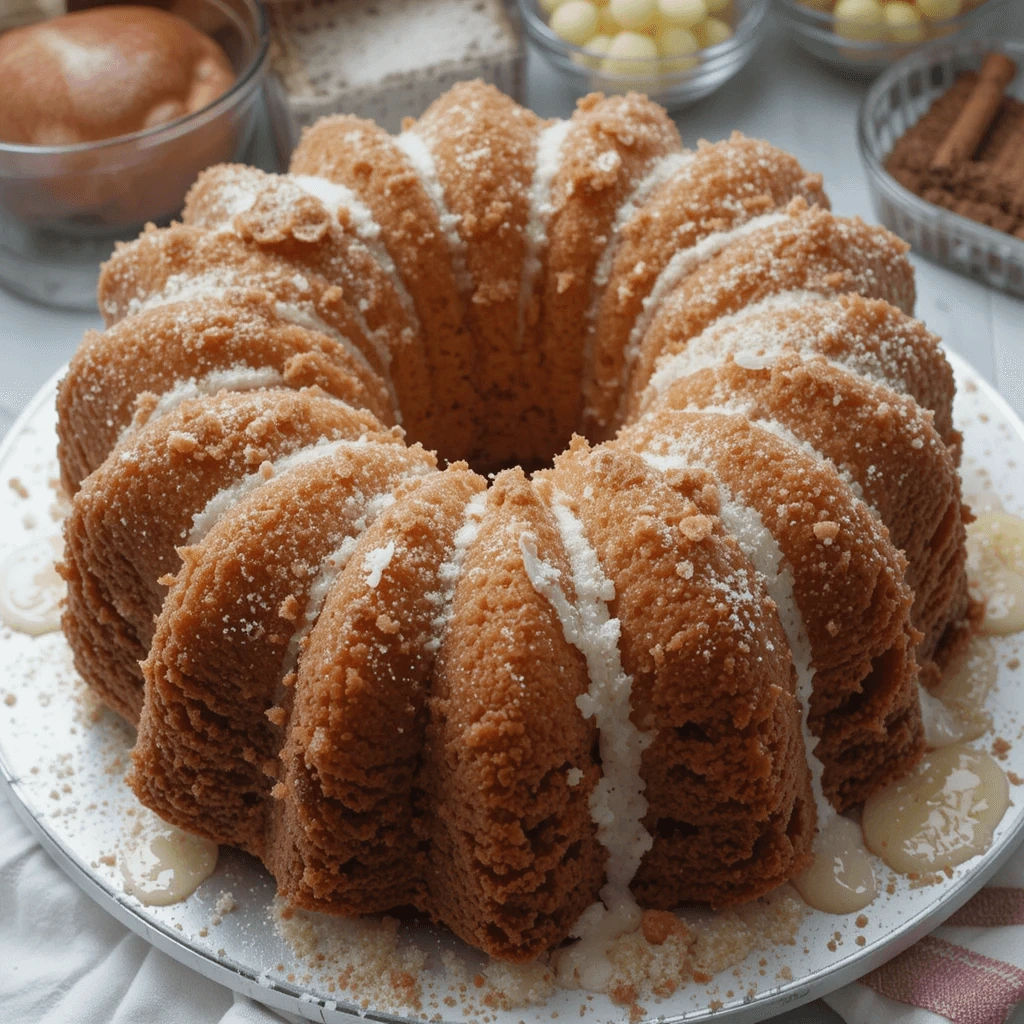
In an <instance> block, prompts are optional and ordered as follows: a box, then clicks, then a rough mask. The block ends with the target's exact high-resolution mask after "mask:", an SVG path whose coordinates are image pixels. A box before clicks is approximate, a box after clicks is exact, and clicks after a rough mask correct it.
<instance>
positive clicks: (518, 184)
mask: <svg viewBox="0 0 1024 1024" xmlns="http://www.w3.org/2000/svg"><path fill="white" fill-rule="evenodd" d="M905 248H906V247H905V245H904V244H903V243H902V242H900V241H899V240H898V239H897V238H895V237H894V236H892V235H891V234H889V233H887V232H886V231H884V230H883V229H881V228H876V227H870V226H867V225H865V224H863V223H862V222H860V221H859V220H850V219H845V218H841V217H837V216H834V215H833V214H832V213H830V212H829V208H828V203H827V200H826V198H825V195H824V193H823V191H822V187H821V182H820V180H819V178H818V177H817V176H815V175H812V174H807V173H805V172H804V171H803V170H802V169H801V167H800V166H799V164H798V163H797V162H796V161H795V160H794V159H793V158H792V157H790V156H788V155H787V154H785V153H782V152H780V151H778V150H777V149H775V148H773V147H772V146H770V145H768V144H767V143H764V142H758V141H754V140H750V139H746V138H743V137H740V136H734V137H733V138H731V139H729V140H727V141H723V142H718V143H715V144H713V145H712V144H707V143H701V144H700V145H699V146H698V147H697V148H696V149H695V150H692V151H689V150H683V149H682V148H681V144H680V141H679V139H678V137H677V133H676V130H675V128H674V126H673V124H672V122H671V121H670V120H669V119H668V117H667V116H666V115H665V113H664V111H662V110H661V109H660V108H658V107H657V106H655V105H654V104H652V103H650V102H649V101H648V100H646V99H645V98H643V97H640V96H635V95H631V96H626V97H615V98H608V99H605V98H602V97H599V96H590V97H587V98H586V99H584V100H582V101H581V102H580V104H579V106H578V109H577V111H576V112H575V114H574V115H573V117H572V118H571V119H570V120H568V121H554V122H547V121H543V120H541V119H540V118H538V117H536V116H535V115H534V114H532V113H531V112H529V111H528V110H525V109H523V108H521V107H519V106H517V105H516V104H515V103H513V102H512V101H511V100H509V99H508V98H506V97H505V96H503V95H501V94H500V93H498V92H497V91H495V90H494V89H492V88H490V87H487V86H483V85H481V84H479V83H468V84H463V85H460V86H457V87H456V88H454V89H453V90H452V91H451V92H450V93H448V94H447V95H446V96H444V97H442V98H441V99H440V100H438V101H437V102H436V103H435V104H434V105H433V106H432V107H431V108H430V109H429V110H428V111H427V113H426V114H425V115H424V116H423V117H422V118H421V119H420V120H419V121H417V122H415V123H412V124H410V125H408V127H407V128H406V130H405V131H404V132H403V133H402V134H401V135H400V136H398V137H397V138H396V137H392V136H390V135H388V134H386V133H385V132H383V131H382V130H380V129H379V128H377V127H376V126H375V125H373V124H370V123H368V122H365V121H361V120H358V119H356V118H354V117H346V116H343V117H332V118H328V119H327V120H324V121H321V122H320V123H319V124H317V125H315V126H314V127H313V128H311V129H309V130H308V131H307V132H306V133H305V135H304V136H303V139H302V141H301V143H300V145H299V147H298V149H297V151H296V152H295V154H294V157H293V159H292V164H291V171H290V173H288V174H285V175H280V176H274V175H270V174H265V173H263V172H260V171H257V170H254V169H252V168H248V167H234V166H223V167H215V168H213V169H211V170H209V171H207V172H206V173H205V174H204V175H203V176H202V177H201V178H200V179H199V181H198V182H197V183H196V185H195V186H194V188H193V189H192V192H191V194H190V195H189V197H188V200H187V203H186V206H185V210H184V214H183V218H182V223H180V224H175V225H174V226H172V227H169V228H164V229H155V228H149V229H148V230H146V231H145V233H144V234H143V235H142V236H141V237H140V238H139V239H138V240H137V241H135V242H133V243H131V244H127V245H122V246H120V247H119V248H118V249H117V251H116V252H115V253H114V255H113V257H112V258H111V260H110V261H109V262H108V263H107V264H106V266H105V268H104V270H103V273H102V276H101V280H100V286H99V303H100V308H101V310H102V313H103V315H104V317H105V318H106V321H107V325H108V326H107V329H106V330H105V331H103V332H102V333H90V334H89V335H88V336H87V337H86V338H85V340H84V342H83V344H82V346H81V348H80V349H79V351H78V352H77V354H76V355H75V357H74V358H73V360H72V362H71V366H70V369H69V371H68V374H67V376H66V377H65V378H64V380H63V382H62V383H61V386H60V391H59V398H58V406H59V428H58V432H59V445H60V447H59V455H60V464H61V474H62V479H63V483H64V486H65V488H66V489H67V491H68V492H69V493H70V494H73V495H74V501H73V511H72V513H71V515H70V517H69V519H68V520H67V524H66V532H65V537H66V554H65V559H64V565H63V569H62V571H63V573H64V575H65V577H66V579H67V581H68V585H69V589H68V602H67V608H66V612H65V615H64V629H65V632H66V634H67V637H68V640H69V641H70V644H71V647H72V650H73V652H74V657H75V661H76V664H77V666H78V669H79V671H80V672H81V674H82V676H83V677H84V678H85V680H86V681H87V682H88V683H89V685H90V686H91V687H92V688H93V689H94V690H95V691H96V693H97V694H98V695H99V696H100V697H101V699H102V700H103V701H105V702H106V703H107V704H108V705H109V706H110V707H111V708H113V709H114V710H115V711H116V712H118V713H119V714H120V715H122V716H124V717H125V718H126V719H127V720H128V721H130V722H132V723H134V724H136V725H137V726H138V739H137V743H136V746H135V749H134V752H133V768H132V771H131V773H130V777H129V782H130V784H131V786H132V787H133V789H134V790H135V792H136V793H137V794H138V796H139V798H140V799H141V800H142V802H143V803H144V804H146V805H147V806H149V807H151V808H152V809H153V810H155V811H156V812H157V813H158V814H159V815H160V816H161V817H163V818H165V819H167V820H168V821H170V822H173V823H175V824H177V825H179V826H181V827H182V828H185V829H188V830H189V831H191V832H195V833H198V834H200V835H204V836H207V837H209V838H211V839H213V840H215V841H216V842H219V843H228V844H231V845H233V846H237V847H241V848H242V849H244V850H247V851H250V852H251V853H253V854H255V855H256V856H257V857H259V858H261V859H262V860H263V862H264V863H265V864H266V865H267V867H268V868H269V869H270V870H271V871H272V872H273V874H274V876H275V877H276V879H277V883H278V886H279V888H280V891H281V893H282V894H283V896H284V897H285V898H286V899H287V900H289V901H291V903H293V904H295V905H298V906H302V907H306V908H311V909H315V910H322V911H328V912H332V913H338V914H349V915H351V914H365V913H372V912H380V911H391V910H396V909H399V908H412V909H413V910H416V911H419V912H422V913H425V914H427V915H429V916H430V917H431V918H433V919H435V920H437V921H440V922H443V923H444V924H446V925H448V926H449V927H450V928H451V929H453V930H454V931H455V932H456V933H457V934H458V935H459V936H461V937H462V938H463V939H464V940H466V941H467V942H469V943H471V944H472V945H474V946H476V947H478V948H480V949H482V950H484V951H486V952H487V953H490V954H492V955H494V956H497V957H502V958H506V959H509V960H526V959H529V958H531V957H534V956H535V955H537V954H538V953H540V952H542V951H544V950H546V949H548V948H550V947H552V946H554V945H556V944H558V943H560V942H562V941H563V940H565V939H566V938H567V937H568V936H571V935H575V936H581V937H584V938H586V937H589V936H594V935H599V936H600V935H607V934H613V933H614V931H615V930H618V931H621V930H623V929H624V928H627V927H630V926H635V923H636V918H637V915H638V914H639V910H638V909H637V908H638V907H650V908H661V909H668V908H674V907H677V906H679V905H680V904H682V903H686V902H690V901H701V902H705V903H709V904H711V905H712V906H722V905H727V904H730V903H735V902H738V901H743V900H748V899H751V898H753V897H756V896H758V895H760V894H763V893H766V892H768V891H769V890H771V889H772V888H773V887H775V886H778V885H779V884H780V883H782V882H783V881H785V880H786V879H789V878H791V877H793V875H794V874H795V873H797V872H798V871H800V870H801V869H802V868H804V867H806V866H807V864H808V863H809V861H810V858H811V855H812V846H813V842H814V836H815V828H816V824H817V825H818V826H820V825H822V824H823V823H824V821H825V819H826V818H827V817H828V816H830V815H833V814H834V813H836V812H840V811H843V810H845V809H847V808H850V807H852V806H854V805H856V804H857V803H859V802H861V801H863V800H864V799H865V798H866V797H867V796H869V795H870V794H872V793H874V792H875V791H877V790H878V789H879V788H880V787H882V786H883V785H885V784H887V783H888V782H890V781H891V780H893V779H894V778H897V777H899V776H900V775H901V774H902V773H904V772H906V771H907V770H908V769H909V768H910V767H911V766H912V765H913V764H914V763H915V761H916V760H917V759H918V757H919V756H920V754H921V752H922V749H923V745H924V741H923V735H922V725H921V715H920V710H919V702H918V681H919V680H922V681H923V682H924V683H925V684H931V683H933V682H934V681H936V680H937V678H938V674H939V671H940V669H941V666H942V665H943V663H944V662H945V660H946V659H948V658H949V657H950V656H951V654H952V652H953V651H954V650H955V649H956V648H957V646H958V645H959V644H961V643H962V642H963V640H964V638H965V637H966V636H967V634H968V632H969V626H968V624H967V619H968V596H967V590H966V583H965V575H964V530H963V522H964V512H963V510H962V508H961V503H960V490H959V481H958V473H957V463H958V460H959V453H960V438H959V436H958V434H957V433H956V431H955V430H954V428H953V425H952V420H951V404H952V396H953V380H952V374H951V371H950V368H949V366H948V365H947V363H946V361H945V359H944V357H943V355H942V353H941V350H940V349H939V347H938V344H937V340H936V339H935V338H934V337H933V336H932V335H930V334H929V333H928V332H927V331H926V330H925V329H924V328H923V327H922V325H921V324H920V323H918V322H917V321H915V320H913V319H912V318H911V316H910V314H911V312H912V307H913V301H914V285H913V274H912V271H911V267H910V265H909V263H908V261H907V259H906V255H905ZM574 433H575V435H576V436H573V435H574ZM570 439H571V440H570ZM566 445H568V447H567V448H566ZM563 449H566V450H564V452H563V453H562V454H560V455H558V454H557V453H558V452H559V451H562V450H563ZM485 474H492V475H491V476H490V477H488V476H487V475H485Z"/></svg>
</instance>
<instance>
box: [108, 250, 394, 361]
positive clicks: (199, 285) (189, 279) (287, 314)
mask: <svg viewBox="0 0 1024 1024" xmlns="http://www.w3.org/2000/svg"><path fill="white" fill-rule="evenodd" d="M291 283H292V284H293V285H294V286H295V288H296V289H297V290H298V291H300V292H301V291H306V290H308V288H309V283H308V282H307V281H306V279H305V278H304V277H303V276H302V275H301V274H296V275H295V276H294V277H293V278H292V282H291ZM261 285H262V282H260V281H259V280H258V279H257V280H253V281H250V282H244V281H239V280H238V278H237V277H236V275H235V273H234V272H233V271H232V270H230V269H229V268H222V269H220V270H217V271H207V272H205V273H202V274H189V273H186V272H183V273H180V274H171V275H170V276H169V277H168V278H167V280H166V281H165V282H164V285H163V287H162V288H161V289H160V290H159V291H156V292H153V293H152V294H150V295H147V296H146V297H145V298H144V299H143V298H139V297H138V296H136V297H134V298H132V299H130V300H129V302H128V306H127V310H126V315H128V316H133V315H135V314H137V313H144V312H146V311H147V310H150V309H156V308H157V307H159V306H168V305H170V304H171V303H175V302H195V301H199V300H202V299H223V298H225V297H226V296H227V295H228V294H229V293H230V291H231V290H232V289H234V288H240V289H244V288H258V287H261ZM271 287H272V285H271ZM111 311H112V312H115V313H116V308H115V309H114V310H111ZM274 312H275V313H276V314H277V316H278V317H280V318H281V319H282V320H284V321H285V322H286V323H290V324H294V325H295V326H296V327H305V328H306V329H307V330H311V331H318V332H319V333H320V334H326V335H327V336H328V337H329V338H331V339H332V340H334V341H336V342H337V343H338V344H339V345H341V347H342V348H344V349H345V351H346V352H348V354H349V355H350V356H351V357H352V358H353V359H354V360H355V361H356V362H357V363H359V364H360V365H362V366H363V367H365V368H366V369H367V370H371V372H372V367H371V366H370V364H369V362H368V361H367V358H366V356H365V355H363V353H362V352H361V351H360V350H359V348H358V347H357V346H356V345H354V344H353V343H352V341H351V339H349V338H347V337H346V336H345V335H344V334H342V333H341V331H339V330H337V329H336V328H334V327H332V326H331V325H330V324H328V323H327V322H326V321H325V320H324V319H323V318H322V317H321V316H320V314H319V313H317V311H316V307H315V306H314V305H313V303H312V302H308V301H292V302H285V301H284V300H278V301H277V302H275V303H274ZM374 344H375V346H377V345H378V343H377V342H374ZM384 376H385V377H387V376H388V375H387V374H385V375H384Z"/></svg>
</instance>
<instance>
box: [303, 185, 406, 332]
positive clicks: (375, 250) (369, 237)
mask: <svg viewBox="0 0 1024 1024" xmlns="http://www.w3.org/2000/svg"><path fill="white" fill-rule="evenodd" d="M289 180H290V181H293V182H294V183H295V184H296V185H298V186H299V188H301V189H302V191H303V192H306V193H308V194H309V195H311V196H313V197H314V198H315V199H319V200H320V202H321V203H323V204H324V206H325V207H327V209H328V210H330V211H331V212H332V213H334V214H335V216H337V212H338V210H341V209H344V210H346V211H347V213H348V218H349V223H350V224H351V225H352V229H353V230H354V231H355V234H356V237H357V238H358V239H359V241H360V242H362V243H363V245H365V246H366V248H367V249H368V250H369V253H370V255H371V256H372V257H373V258H374V259H375V260H376V261H377V265H378V266H379V267H380V268H381V270H383V271H384V273H385V274H387V276H388V277H389V278H390V280H391V284H392V287H393V288H394V289H395V291H396V292H397V294H398V298H399V301H400V302H401V303H402V308H403V309H404V310H405V313H406V315H407V316H408V317H409V320H410V321H411V323H412V325H413V327H414V329H416V330H418V329H419V319H418V317H417V316H416V304H415V303H414V302H413V300H412V296H411V295H410V294H409V291H408V289H407V288H406V287H405V282H404V281H403V280H402V275H401V274H400V273H399V272H398V267H397V266H396V265H395V261H394V260H393V259H392V258H391V254H390V253H389V252H388V250H387V248H386V247H385V246H384V243H383V242H382V241H381V240H380V236H381V227H380V225H379V224H378V223H377V221H376V220H375V219H374V216H373V212H372V211H371V210H370V208H369V207H368V206H367V205H366V203H364V202H363V201H362V200H361V199H360V198H359V196H357V195H356V194H355V192H353V191H352V190H351V189H350V188H348V187H347V186H345V185H340V184H338V183H337V182H334V181H330V180H328V179H327V178H321V177H318V176H316V175H312V174H292V175H289Z"/></svg>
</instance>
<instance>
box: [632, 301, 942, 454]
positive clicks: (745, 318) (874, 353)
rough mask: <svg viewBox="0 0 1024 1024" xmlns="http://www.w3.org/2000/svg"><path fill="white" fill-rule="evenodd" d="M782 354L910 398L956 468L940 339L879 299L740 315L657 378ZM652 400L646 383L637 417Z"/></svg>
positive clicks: (716, 327) (696, 342)
mask: <svg viewBox="0 0 1024 1024" xmlns="http://www.w3.org/2000/svg"><path fill="white" fill-rule="evenodd" d="M787 351H792V352H798V353H800V354H801V355H802V356H803V357H804V358H805V359H810V358H815V357H822V358H825V359H828V360H830V361H831V362H834V363H836V364H837V365H840V366H842V367H844V368H846V369H848V370H849V371H850V372H852V373H856V374H858V375H860V376H862V377H865V378H867V379H868V380H872V381H878V382H879V383H882V384H885V385H887V386H888V387H891V388H894V389H895V390H897V391H900V392H902V393H904V394H906V395H909V396H910V397H911V398H913V399H914V401H916V402H917V404H918V405H920V406H921V407H922V408H923V409H928V410H930V411H931V412H932V413H934V414H935V429H936V430H937V431H938V432H939V434H940V435H941V437H942V439H943V441H945V443H946V444H947V445H948V446H949V448H950V451H951V453H952V455H953V457H954V461H955V462H956V463H957V464H959V462H960V444H961V438H960V435H959V434H958V433H957V432H956V430H954V428H953V392H954V390H955V387H954V384H953V370H952V368H951V367H950V365H949V363H948V362H947V361H946V357H945V356H944V355H943V353H942V350H941V348H940V343H939V339H938V338H937V337H936V336H935V335H934V334H932V333H931V332H930V331H929V330H928V329H927V328H926V327H925V325H924V324H923V323H921V321H920V320H915V319H913V317H910V316H908V315H907V314H906V313H904V312H903V311H902V310H899V309H897V308H896V307H895V306H892V305H890V304H889V303H888V302H886V301H885V300H884V299H866V298H864V297H863V296H860V295H854V294H850V295H840V296H839V297H838V298H833V299H827V300H824V301H821V300H814V299H812V298H807V299H804V300H802V301H797V302H793V303H789V304H783V305H781V306H778V307H776V308H762V309H760V310H746V309H744V310H740V311H739V312H738V313H736V314H735V315H734V316H729V317H723V318H722V319H721V320H718V321H716V322H715V323H713V324H712V325H711V326H710V327H709V328H707V329H706V330H705V331H704V332H703V333H702V334H700V335H699V336H698V337H696V338H693V339H691V340H690V342H688V343H687V345H686V347H685V349H684V351H683V352H681V353H676V354H675V355H674V356H669V357H666V358H665V359H662V360H660V361H659V366H658V371H659V374H660V373H661V371H662V369H665V370H668V369H671V367H672V365H673V364H675V365H677V366H678V367H679V372H680V373H684V372H688V371H689V369H690V368H692V365H693V364H692V363H689V364H688V363H687V361H686V360H696V361H697V363H698V365H703V364H704V363H706V362H713V363H717V362H723V361H724V360H725V359H726V357H727V356H729V355H730V354H731V355H733V356H735V358H736V359H737V360H740V359H741V357H742V358H743V359H744V360H745V361H747V362H753V363H755V364H756V363H765V362H770V361H771V360H772V359H773V358H775V356H777V355H778V354H779V353H780V352H787ZM684 356H685V357H686V360H683V359H682V357H684ZM680 360H682V362H680ZM657 399H658V391H657V389H655V387H654V381H653V380H652V383H651V385H650V386H649V387H648V388H647V389H646V391H645V392H644V394H643V397H642V400H641V403H640V409H641V411H643V410H646V409H647V408H649V407H650V406H651V405H652V404H653V403H654V402H656V401H657Z"/></svg>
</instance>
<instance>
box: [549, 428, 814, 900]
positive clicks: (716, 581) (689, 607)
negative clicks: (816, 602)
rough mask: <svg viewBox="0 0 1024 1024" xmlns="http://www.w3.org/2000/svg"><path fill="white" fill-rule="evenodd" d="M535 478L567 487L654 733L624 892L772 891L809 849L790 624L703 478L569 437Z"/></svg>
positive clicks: (638, 703) (643, 720)
mask: <svg viewBox="0 0 1024 1024" xmlns="http://www.w3.org/2000/svg"><path fill="white" fill-rule="evenodd" d="M542 479H543V483H542V484H539V485H538V486H539V487H540V488H541V489H542V493H546V494H548V495H551V494H552V492H557V493H559V494H564V495H565V496H567V497H568V499H569V507H570V508H571V510H572V511H573V513H574V514H575V515H576V516H577V517H578V518H579V519H580V520H581V522H582V524H583V527H584V531H585V533H586V536H587V539H588V541H589V542H590V543H591V545H592V546H593V548H594V550H595V551H596V553H597V555H598V558H599V559H600V562H601V565H602V567H603V569H604V571H605V572H606V573H607V574H608V576H609V578H610V579H611V581H612V583H613V584H614V585H615V602H614V613H615V615H616V617H617V618H618V620H619V623H620V625H621V641H620V644H619V647H620V653H621V657H622V666H623V669H624V670H625V671H626V672H627V673H628V675H629V676H630V677H631V678H632V681H633V682H632V699H631V706H632V718H633V721H634V722H635V724H636V725H637V727H638V728H640V729H643V730H645V731H651V732H653V733H654V738H653V741H652V743H651V745H650V746H649V747H648V748H647V750H646V751H645V753H644V758H643V777H644V779H645V780H646V783H647V788H646V791H645V796H646V798H647V800H648V803H649V810H648V814H647V818H646V820H645V825H646V827H647V829H648V831H649V832H650V833H651V835H652V836H653V837H654V846H653V848H652V849H651V850H650V852H649V853H648V854H647V856H646V857H645V859H644V863H643V865H642V866H641V869H640V872H639V874H638V875H637V878H636V881H635V884H634V891H635V892H636V894H637V896H638V897H639V898H640V899H641V901H642V903H643V904H644V905H645V906H653V907H661V908H667V907H677V906H679V905H680V904H681V903H684V902H688V901H691V900H701V901H708V902H710V903H712V904H713V905H722V904H727V903H734V902H740V901H743V900H747V899H752V898H753V897H755V896H759V895H761V894H762V893H764V892H767V891H769V890H770V889H773V888H775V886H777V885H778V884H779V883H780V882H782V881H784V880H785V879H787V878H790V877H791V876H792V875H793V874H794V873H795V872H796V871H797V870H799V869H800V868H801V867H802V866H803V865H805V864H806V863H807V861H808V857H809V854H810V849H811V844H812V841H813V838H814V822H815V811H814V799H813V797H812V796H811V790H810V775H809V773H808V770H807V759H806V755H805V753H804V749H803V741H802V739H801V735H800V717H799V707H798V704H797V701H796V698H795V676H794V675H793V670H792V665H791V663H790V661H789V657H788V647H787V645H786V639H785V634H784V633H783V631H782V626H781V624H780V622H779V618H778V614H777V612H776V610H775V606H774V604H773V603H772V601H771V600H770V599H769V597H768V594H767V592H766V591H765V589H764V587H763V583H762V582H761V581H760V580H759V579H758V577H757V575H756V573H755V571H754V569H753V567H752V566H751V565H750V563H749V562H748V560H747V558H746V556H745V555H744V554H743V553H742V552H741V551H740V549H739V546H738V545H737V544H736V542H735V540H733V539H732V538H730V537H728V536H727V535H726V533H725V531H724V529H723V527H722V524H721V521H720V520H719V519H718V517H717V515H716V514H715V513H716V510H717V509H716V506H717V500H718V499H717V494H716V488H715V485H714V483H713V482H712V481H711V478H710V477H709V476H708V475H707V474H705V473H700V472H696V473H688V474H683V473H678V474H672V475H669V476H667V477H666V476H663V475H662V474H661V473H660V472H658V471H657V470H655V469H652V468H651V467H649V466H648V465H647V464H646V463H645V462H644V461H643V460H642V459H641V458H640V457H639V456H638V455H636V454H635V453H633V452H632V451H630V450H628V449H626V448H624V447H618V448H612V447H607V446H602V447H601V448H598V449H589V448H588V447H587V445H586V444H585V443H583V442H582V441H581V440H580V439H578V438H577V439H576V440H575V441H574V442H573V444H572V445H571V447H570V449H569V451H568V452H566V453H565V454H564V455H561V456H559V457H558V458H557V459H556V460H555V468H554V469H553V470H552V471H550V472H549V473H546V474H544V475H543V477H542ZM624 522H629V523H630V524H631V528H630V530H629V531H628V532H627V531H623V529H622V524H623V523H624Z"/></svg>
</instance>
